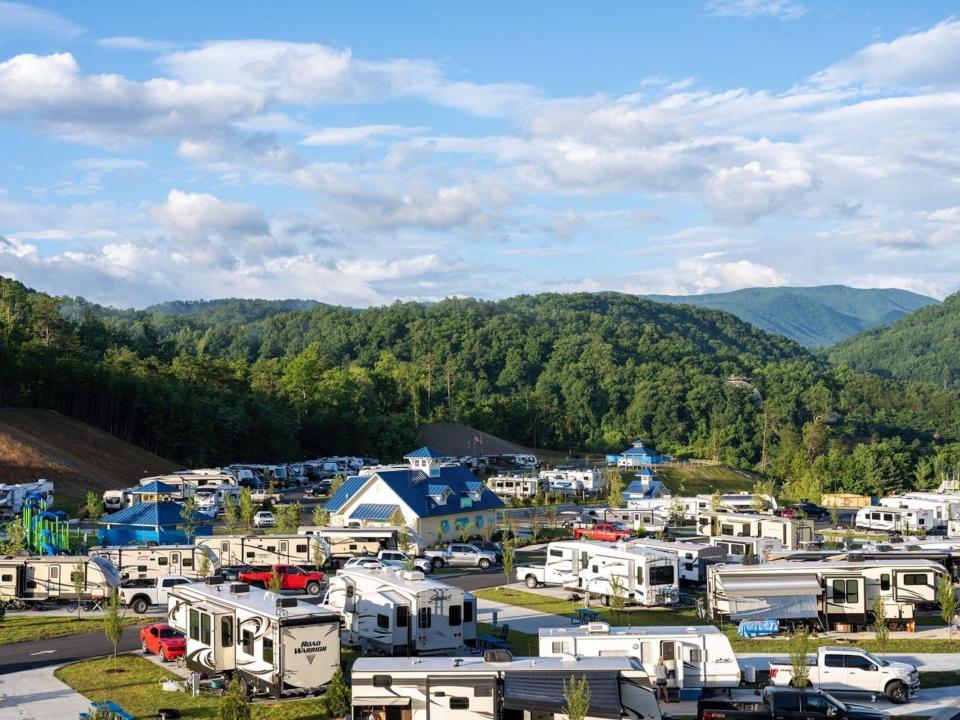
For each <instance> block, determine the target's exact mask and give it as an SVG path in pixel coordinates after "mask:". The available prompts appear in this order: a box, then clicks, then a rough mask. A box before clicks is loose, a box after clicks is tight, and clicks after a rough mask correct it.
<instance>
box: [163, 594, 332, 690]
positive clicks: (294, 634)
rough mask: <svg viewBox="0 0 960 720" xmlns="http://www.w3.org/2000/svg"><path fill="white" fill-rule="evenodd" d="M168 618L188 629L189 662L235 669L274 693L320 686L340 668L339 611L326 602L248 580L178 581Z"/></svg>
mask: <svg viewBox="0 0 960 720" xmlns="http://www.w3.org/2000/svg"><path fill="white" fill-rule="evenodd" d="M167 610H168V621H169V623H170V625H171V627H173V628H174V629H175V630H179V631H180V632H182V633H183V634H184V635H186V637H187V652H186V664H187V667H188V668H190V669H191V670H195V671H197V672H201V673H208V674H220V673H235V674H236V675H237V676H238V677H239V678H240V681H241V682H242V683H243V684H244V685H245V686H246V687H247V688H250V689H253V690H258V691H263V692H268V693H270V694H272V695H273V696H274V697H280V696H281V695H283V694H285V693H291V694H295V693H307V692H314V691H316V690H318V689H319V688H321V687H322V686H324V685H326V684H327V683H328V682H330V678H332V677H333V675H334V673H335V672H336V671H337V670H338V669H339V668H340V618H339V616H337V615H336V614H335V613H331V612H330V611H329V610H327V609H325V608H320V607H318V606H316V605H312V604H309V603H304V602H300V601H299V600H297V599H296V598H287V597H282V596H280V595H277V594H275V593H272V592H268V591H266V590H259V589H257V588H252V587H250V586H249V585H247V584H245V583H230V584H228V585H226V584H222V578H210V579H209V580H208V581H207V582H206V583H190V584H188V585H177V586H176V587H174V588H172V589H171V590H170V592H169V594H168V596H167Z"/></svg>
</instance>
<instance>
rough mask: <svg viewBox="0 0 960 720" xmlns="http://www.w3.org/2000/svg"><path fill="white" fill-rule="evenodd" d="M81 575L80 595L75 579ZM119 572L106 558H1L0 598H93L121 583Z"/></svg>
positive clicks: (26, 600) (25, 600) (37, 600)
mask: <svg viewBox="0 0 960 720" xmlns="http://www.w3.org/2000/svg"><path fill="white" fill-rule="evenodd" d="M78 573H79V574H81V575H82V580H83V582H82V586H81V588H80V596H79V598H78V597H77V589H76V588H75V587H74V581H75V580H77V579H78ZM120 582H121V578H120V573H119V572H117V569H116V568H115V567H114V566H113V563H111V562H110V561H109V560H108V559H107V558H103V557H89V558H88V557H85V556H67V555H50V556H45V557H11V556H7V557H4V558H0V598H2V599H6V600H13V601H15V602H17V603H26V604H39V603H43V602H47V601H52V602H57V601H67V600H72V601H74V602H76V601H77V600H78V599H79V600H81V601H95V602H99V601H101V600H104V599H105V598H107V597H108V596H109V595H110V593H111V592H113V590H114V589H116V588H118V587H120Z"/></svg>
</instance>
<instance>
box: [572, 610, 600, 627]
mask: <svg viewBox="0 0 960 720" xmlns="http://www.w3.org/2000/svg"><path fill="white" fill-rule="evenodd" d="M599 619H600V613H599V612H597V611H596V610H591V609H590V608H577V611H576V614H575V615H574V616H573V617H571V618H570V624H571V625H586V624H587V623H589V622H595V621H597V620H599Z"/></svg>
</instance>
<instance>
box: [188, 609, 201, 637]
mask: <svg viewBox="0 0 960 720" xmlns="http://www.w3.org/2000/svg"><path fill="white" fill-rule="evenodd" d="M190 639H191V640H199V639H200V613H198V612H197V611H196V610H191V611H190Z"/></svg>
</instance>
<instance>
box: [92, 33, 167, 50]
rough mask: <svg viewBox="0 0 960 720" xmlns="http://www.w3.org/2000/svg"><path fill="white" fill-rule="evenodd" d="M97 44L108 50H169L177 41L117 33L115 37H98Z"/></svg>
mask: <svg viewBox="0 0 960 720" xmlns="http://www.w3.org/2000/svg"><path fill="white" fill-rule="evenodd" d="M97 45H99V46H100V47H104V48H107V49H108V50H134V51H137V52H155V53H161V52H170V51H171V50H173V49H174V48H176V47H177V43H174V42H169V41H167V40H151V39H149V38H142V37H138V36H136V35H119V36H116V37H108V38H100V39H99V40H97Z"/></svg>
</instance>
